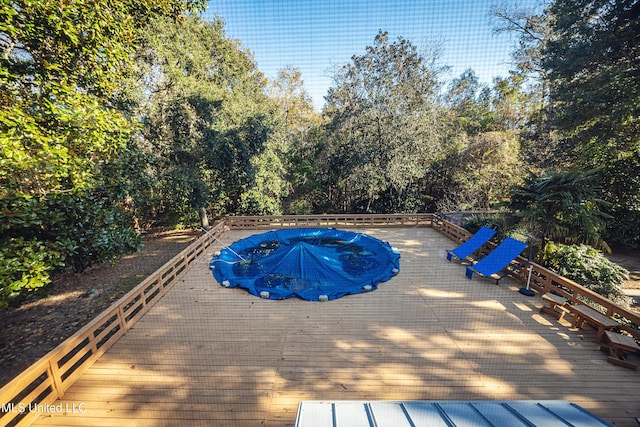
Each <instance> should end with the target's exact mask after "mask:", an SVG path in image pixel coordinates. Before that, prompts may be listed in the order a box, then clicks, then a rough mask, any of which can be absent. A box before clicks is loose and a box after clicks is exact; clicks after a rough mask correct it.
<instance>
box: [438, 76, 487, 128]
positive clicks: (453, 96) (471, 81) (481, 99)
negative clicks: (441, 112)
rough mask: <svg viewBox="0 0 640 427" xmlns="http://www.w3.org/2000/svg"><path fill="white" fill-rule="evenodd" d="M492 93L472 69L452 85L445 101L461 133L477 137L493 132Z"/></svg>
mask: <svg viewBox="0 0 640 427" xmlns="http://www.w3.org/2000/svg"><path fill="white" fill-rule="evenodd" d="M490 92H491V91H490V89H489V88H488V87H487V86H485V85H483V84H481V83H480V80H478V76H476V74H475V72H474V71H473V70H471V69H469V70H466V71H465V72H464V73H462V74H461V75H460V77H458V78H457V79H454V80H453V81H452V82H451V83H450V85H449V90H448V92H447V93H446V95H445V100H446V104H447V106H448V107H449V109H450V110H451V113H452V114H453V115H454V119H453V120H454V125H455V126H456V127H457V128H458V129H459V130H460V131H463V132H465V133H466V134H468V135H477V134H478V133H481V132H487V131H490V130H493V125H494V121H495V112H494V111H492V108H491V107H492V106H491V93H490Z"/></svg>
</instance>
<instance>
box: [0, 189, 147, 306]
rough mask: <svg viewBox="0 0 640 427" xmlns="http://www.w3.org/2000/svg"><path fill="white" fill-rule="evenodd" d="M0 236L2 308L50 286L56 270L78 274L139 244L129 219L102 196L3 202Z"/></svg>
mask: <svg viewBox="0 0 640 427" xmlns="http://www.w3.org/2000/svg"><path fill="white" fill-rule="evenodd" d="M0 236H2V237H0V247H2V251H0V264H2V265H3V268H2V269H0V271H2V272H3V273H2V275H1V276H0V286H2V289H1V290H0V305H2V304H3V303H6V302H8V301H11V300H14V301H15V300H19V299H22V298H24V297H25V296H26V295H27V294H29V292H31V291H32V290H34V289H37V288H40V287H42V286H44V285H46V284H48V283H50V278H49V276H50V274H51V273H52V272H54V271H55V270H57V269H60V268H63V267H65V266H70V267H73V268H74V269H75V270H77V271H82V270H84V269H85V268H87V267H89V266H90V265H91V264H93V263H101V262H109V261H113V260H115V259H116V258H117V257H118V256H120V255H122V254H125V253H128V252H131V251H133V250H136V249H137V248H138V246H139V245H140V243H141V241H140V236H139V234H138V233H136V232H134V231H132V230H131V218H130V216H129V215H127V214H126V213H125V212H124V211H123V210H122V208H121V207H119V206H114V205H113V203H112V202H111V201H110V199H109V198H108V197H107V194H106V193H105V192H104V191H94V192H92V193H78V194H70V193H57V194H51V195H48V196H43V197H31V198H24V197H14V198H10V197H5V198H3V199H2V200H1V201H0ZM5 267H6V269H5Z"/></svg>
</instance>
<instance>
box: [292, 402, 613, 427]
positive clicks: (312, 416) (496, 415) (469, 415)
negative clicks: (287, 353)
mask: <svg viewBox="0 0 640 427" xmlns="http://www.w3.org/2000/svg"><path fill="white" fill-rule="evenodd" d="M329 426H332V427H403V426H408V427H410V426H415V427H422V426H429V427H431V426H445V427H464V426H473V427H475V426H500V427H503V426H545V427H547V426H549V427H554V426H562V427H566V426H580V427H591V426H594V427H595V426H597V427H602V426H609V427H613V425H612V424H609V423H607V422H606V421H604V420H602V419H600V418H598V417H597V416H596V415H594V414H592V413H591V412H589V411H587V410H586V409H584V408H581V407H580V406H578V405H576V404H574V403H571V402H567V401H565V400H511V401H489V400H487V401H483V400H478V401H452V400H442V401H433V400H429V401H426V400H425V401H371V402H367V401H303V402H300V404H299V406H298V417H297V420H296V427H329Z"/></svg>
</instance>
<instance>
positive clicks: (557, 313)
mask: <svg viewBox="0 0 640 427" xmlns="http://www.w3.org/2000/svg"><path fill="white" fill-rule="evenodd" d="M542 299H543V300H544V301H545V302H546V303H547V305H543V306H542V307H540V312H541V313H547V314H550V315H552V316H553V317H555V318H556V319H558V320H562V319H563V318H564V315H565V314H567V313H569V309H568V308H567V307H565V304H566V303H567V299H566V298H564V297H561V296H560V295H556V294H552V293H551V292H547V293H546V294H544V295H542Z"/></svg>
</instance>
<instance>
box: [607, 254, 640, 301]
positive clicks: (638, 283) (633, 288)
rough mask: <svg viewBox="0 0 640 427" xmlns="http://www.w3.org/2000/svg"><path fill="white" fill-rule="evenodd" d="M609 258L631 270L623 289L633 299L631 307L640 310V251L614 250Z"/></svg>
mask: <svg viewBox="0 0 640 427" xmlns="http://www.w3.org/2000/svg"><path fill="white" fill-rule="evenodd" d="M608 258H609V259H610V260H611V261H613V262H615V263H616V264H618V265H621V266H622V267H624V268H626V269H627V270H628V271H629V279H628V280H626V281H625V282H624V285H623V289H624V290H625V291H626V293H627V294H628V295H629V296H630V298H631V300H632V302H631V307H632V308H634V309H635V310H637V311H640V251H638V250H637V251H630V250H626V251H625V250H614V251H613V253H612V254H611V255H609V257H608Z"/></svg>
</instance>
